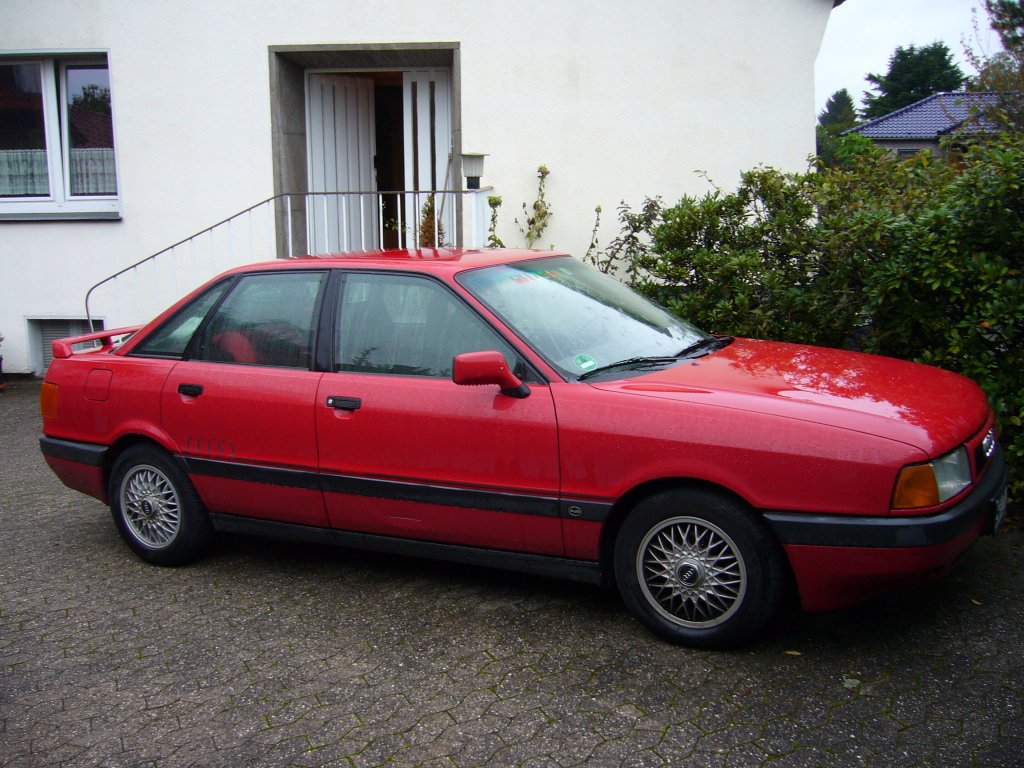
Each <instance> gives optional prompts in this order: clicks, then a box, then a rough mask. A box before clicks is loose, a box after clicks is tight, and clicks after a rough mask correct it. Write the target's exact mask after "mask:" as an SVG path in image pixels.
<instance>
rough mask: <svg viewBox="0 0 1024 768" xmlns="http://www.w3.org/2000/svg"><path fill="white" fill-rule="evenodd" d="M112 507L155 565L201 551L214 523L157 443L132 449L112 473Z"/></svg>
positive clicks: (124, 533) (128, 536) (123, 530)
mask: <svg viewBox="0 0 1024 768" xmlns="http://www.w3.org/2000/svg"><path fill="white" fill-rule="evenodd" d="M110 511H111V513H112V514H113V516H114V523H115V524H116V525H117V530H118V532H119V533H120V534H121V538H123V539H124V540H125V542H126V543H127V544H128V546H129V547H131V549H132V551H133V552H135V554H137V555H138V556H139V557H141V558H142V559H143V560H145V561H146V562H148V563H153V564H155V565H183V564H185V563H187V562H190V561H192V560H194V559H196V558H197V557H199V555H201V554H202V553H203V552H204V551H205V550H206V548H207V547H208V546H209V544H210V541H211V540H212V539H213V527H212V526H211V525H210V519H209V517H208V515H207V514H206V510H205V509H204V508H203V505H202V502H201V501H200V500H199V496H198V495H197V494H196V491H195V488H193V487H192V483H191V482H190V481H189V479H188V477H187V476H186V475H185V473H184V472H182V471H181V470H180V469H179V468H178V467H177V466H176V465H175V463H174V460H173V459H172V458H171V457H170V456H169V455H167V453H165V452H164V451H162V450H161V449H159V448H156V447H154V446H149V445H139V446H135V447H133V448H129V449H128V450H127V451H125V452H124V453H123V454H121V456H119V457H118V459H117V461H116V462H114V469H113V472H111V476H110Z"/></svg>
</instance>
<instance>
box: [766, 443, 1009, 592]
mask: <svg viewBox="0 0 1024 768" xmlns="http://www.w3.org/2000/svg"><path fill="white" fill-rule="evenodd" d="M1006 483H1007V468H1006V462H1005V460H1004V459H1003V455H1002V453H1001V452H999V453H997V454H996V455H995V456H994V457H993V458H992V460H991V462H990V463H989V466H988V470H987V472H986V473H985V476H984V477H983V478H982V480H981V482H980V483H978V485H977V486H976V487H975V488H974V490H973V491H971V493H970V494H968V496H967V497H966V498H964V499H963V500H961V501H960V502H958V503H957V504H955V505H954V506H952V507H950V508H949V509H947V510H944V511H943V512H940V513H938V514H935V515H927V516H923V517H884V518H880V517H845V516H837V515H810V514H800V513H790V512H769V513H766V514H765V519H766V520H767V521H768V523H769V525H771V527H772V529H773V530H774V531H775V534H776V536H777V537H778V538H779V541H780V542H782V546H783V548H784V549H785V551H786V555H787V556H788V558H789V562H790V565H791V566H792V568H793V574H794V575H795V577H796V581H797V587H798V589H799V591H800V602H801V605H803V607H804V608H805V609H807V610H812V611H813V610H828V609H832V608H839V607H842V606H844V605H851V604H853V603H857V602H860V601H862V600H864V599H867V598H869V597H873V596H875V595H877V594H880V593H883V592H888V591H891V590H893V589H896V588H899V587H901V586H907V585H910V584H915V583H920V582H923V581H928V580H931V579H934V578H938V577H939V576H941V575H943V574H944V573H946V572H947V571H948V570H949V569H950V568H951V567H952V565H953V563H954V562H955V561H956V559H957V557H959V556H960V555H961V554H962V553H963V552H964V551H965V550H966V549H967V548H968V547H970V546H971V545H972V544H973V543H974V542H975V541H976V540H977V539H978V537H980V536H981V535H983V534H985V533H991V532H993V521H994V519H995V510H996V500H997V499H998V498H999V496H1000V495H1001V494H1002V493H1003V491H1004V490H1005V488H1006Z"/></svg>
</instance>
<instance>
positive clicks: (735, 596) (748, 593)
mask: <svg viewBox="0 0 1024 768" xmlns="http://www.w3.org/2000/svg"><path fill="white" fill-rule="evenodd" d="M614 565H615V577H616V581H617V583H618V586H619V591H620V592H621V593H622V597H623V599H624V600H625V602H626V604H627V605H628V606H629V608H630V609H631V610H632V611H633V613H634V614H635V615H636V616H637V618H639V619H640V620H641V621H643V622H644V623H645V624H646V625H647V626H648V627H650V628H651V629H652V630H654V631H655V632H656V633H658V634H659V635H661V636H663V637H666V638H668V639H669V640H672V641H673V642H676V643H681V644H684V645H691V646H695V647H704V648H708V647H716V648H721V647H728V646H733V645H737V644H739V643H741V642H743V641H744V640H747V639H748V638H749V637H750V636H751V635H753V634H754V633H755V632H756V631H757V630H759V629H760V628H761V627H762V626H763V625H764V624H765V623H766V622H767V621H768V619H770V618H771V616H772V615H773V614H774V613H775V610H776V609H777V607H778V604H779V601H780V598H781V595H782V591H783V584H784V577H785V567H784V561H783V556H782V553H781V551H780V549H779V546H778V543H777V542H776V541H775V539H774V537H773V536H772V534H771V532H770V531H769V530H768V529H767V527H766V526H765V524H764V523H763V521H762V520H760V518H758V517H757V516H756V515H755V514H754V513H753V511H752V510H750V509H747V508H745V507H744V506H743V505H741V504H740V503H738V502H735V501H733V500H732V499H730V498H729V497H727V496H725V495H723V494H719V493H716V492H714V491H710V490H705V489H693V490H686V491H683V490H673V491H663V492H661V493H658V494H655V495H653V496H649V497H648V498H647V499H645V500H644V501H642V502H641V503H640V504H638V505H637V507H636V508H635V509H634V510H633V511H632V512H631V513H630V515H629V516H628V517H627V518H626V520H625V521H624V522H623V525H622V528H621V529H620V531H619V535H618V538H617V539H616V542H615V563H614Z"/></svg>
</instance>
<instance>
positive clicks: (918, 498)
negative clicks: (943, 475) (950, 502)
mask: <svg viewBox="0 0 1024 768" xmlns="http://www.w3.org/2000/svg"><path fill="white" fill-rule="evenodd" d="M938 503H939V486H938V484H937V483H936V482H935V471H934V470H933V469H932V466H931V464H915V465H913V466H910V467H904V468H903V469H902V470H900V476H899V477H898V478H897V479H896V490H895V491H894V492H893V494H892V508H893V509H919V508H921V507H934V506H935V505H937V504H938Z"/></svg>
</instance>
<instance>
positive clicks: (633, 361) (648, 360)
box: [577, 357, 679, 381]
mask: <svg viewBox="0 0 1024 768" xmlns="http://www.w3.org/2000/svg"><path fill="white" fill-rule="evenodd" d="M678 359H679V358H678V357H627V358H626V359H625V360H619V361H618V362H617V363H608V365H602V366H600V367H599V368H595V369H594V370H592V371H587V372H586V373H581V374H580V375H579V378H578V379H577V380H578V381H583V380H584V379H589V378H590V377H591V376H596V375H597V374H599V373H604V372H605V371H611V370H614V369H615V368H629V367H631V366H636V367H641V366H647V365H668V364H669V363H674V362H676V361H677V360H678Z"/></svg>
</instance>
